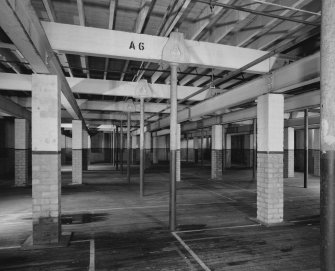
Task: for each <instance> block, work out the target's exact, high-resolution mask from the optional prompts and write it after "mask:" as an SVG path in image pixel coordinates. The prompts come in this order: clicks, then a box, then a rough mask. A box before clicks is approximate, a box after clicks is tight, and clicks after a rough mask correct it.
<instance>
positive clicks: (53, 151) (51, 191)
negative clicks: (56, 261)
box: [31, 74, 61, 244]
mask: <svg viewBox="0 0 335 271" xmlns="http://www.w3.org/2000/svg"><path fill="white" fill-rule="evenodd" d="M60 100H61V96H60V84H59V81H58V78H57V76H56V75H41V74H33V75H32V105H31V107H32V185H33V187H32V190H33V191H32V198H33V206H32V212H33V243H34V244H51V243H59V240H60V236H61V220H60V211H61V198H60V195H61V157H60V152H61V140H60V138H61V130H60V123H61V103H60Z"/></svg>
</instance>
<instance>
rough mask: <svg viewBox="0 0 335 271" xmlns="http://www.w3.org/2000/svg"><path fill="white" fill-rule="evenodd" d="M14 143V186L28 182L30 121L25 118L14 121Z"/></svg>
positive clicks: (25, 184)
mask: <svg viewBox="0 0 335 271" xmlns="http://www.w3.org/2000/svg"><path fill="white" fill-rule="evenodd" d="M14 127H15V128H14V133H15V136H14V144H15V186H27V185H28V184H29V161H30V155H29V153H30V151H29V149H30V138H31V136H30V123H29V120H26V119H15V121H14Z"/></svg>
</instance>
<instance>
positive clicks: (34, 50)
mask: <svg viewBox="0 0 335 271" xmlns="http://www.w3.org/2000/svg"><path fill="white" fill-rule="evenodd" d="M0 25H1V28H2V29H3V30H4V31H5V32H6V34H7V35H8V36H9V37H10V39H11V40H12V41H13V43H14V44H15V46H16V47H17V48H18V49H19V51H20V52H21V54H22V55H23V56H24V58H25V59H26V60H27V61H28V62H29V64H30V65H31V67H32V69H33V71H34V72H36V73H43V74H55V75H58V77H59V81H60V85H61V90H62V95H63V96H64V97H65V98H66V99H65V100H66V101H67V103H65V104H64V106H66V108H67V110H68V111H69V112H70V113H71V115H72V116H73V118H78V119H83V117H82V115H81V112H80V109H79V107H78V105H77V103H76V100H75V98H74V96H73V93H72V91H71V89H70V87H69V85H68V83H67V81H66V79H65V77H64V75H63V71H62V68H61V66H60V64H59V62H58V59H56V57H55V54H54V52H53V49H52V48H51V46H50V44H49V41H48V38H47V36H46V35H45V32H44V30H43V27H42V26H41V24H40V20H39V18H38V17H37V15H36V13H35V10H34V8H33V7H32V5H31V3H30V1H0Z"/></svg>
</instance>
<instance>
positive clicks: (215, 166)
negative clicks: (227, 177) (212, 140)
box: [211, 150, 223, 179]
mask: <svg viewBox="0 0 335 271" xmlns="http://www.w3.org/2000/svg"><path fill="white" fill-rule="evenodd" d="M211 159H212V161H211V168H212V174H211V177H212V179H221V178H222V165H223V150H212V156H211Z"/></svg>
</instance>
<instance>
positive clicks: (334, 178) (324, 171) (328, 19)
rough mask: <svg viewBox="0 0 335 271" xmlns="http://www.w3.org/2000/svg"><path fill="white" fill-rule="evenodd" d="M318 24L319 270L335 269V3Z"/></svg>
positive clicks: (326, 1)
mask: <svg viewBox="0 0 335 271" xmlns="http://www.w3.org/2000/svg"><path fill="white" fill-rule="evenodd" d="M321 12H322V21H321V105H320V108H321V119H320V124H321V126H320V133H321V136H320V139H321V140H320V152H321V178H320V181H321V187H320V230H321V257H320V267H321V268H320V269H321V271H330V270H335V257H334V255H335V227H334V225H335V215H334V213H335V197H334V195H335V166H334V164H335V123H334V119H335V108H334V100H335V92H334V89H335V76H334V73H335V66H334V63H335V35H334V33H335V16H334V14H335V2H334V0H323V1H322V11H321Z"/></svg>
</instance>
